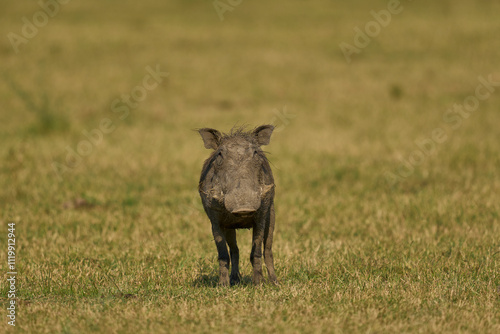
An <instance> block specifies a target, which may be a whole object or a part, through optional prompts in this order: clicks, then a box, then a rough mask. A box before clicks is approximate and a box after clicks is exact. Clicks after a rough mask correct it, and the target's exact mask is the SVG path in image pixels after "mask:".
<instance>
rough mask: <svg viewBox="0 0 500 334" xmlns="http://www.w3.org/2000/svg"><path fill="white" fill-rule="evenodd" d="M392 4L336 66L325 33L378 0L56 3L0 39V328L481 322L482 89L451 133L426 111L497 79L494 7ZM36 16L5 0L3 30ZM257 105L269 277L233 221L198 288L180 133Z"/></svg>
mask: <svg viewBox="0 0 500 334" xmlns="http://www.w3.org/2000/svg"><path fill="white" fill-rule="evenodd" d="M401 3H402V5H403V7H404V10H403V11H402V12H401V13H400V14H398V15H397V16H394V17H393V19H392V21H391V23H390V24H389V25H388V26H387V27H385V28H383V29H382V30H381V33H380V35H378V36H376V37H374V38H373V40H372V41H371V43H370V45H369V46H367V47H366V48H364V49H363V50H362V51H361V53H360V54H359V55H357V56H355V57H354V58H353V61H352V63H351V64H347V63H346V61H345V58H344V56H343V54H342V53H341V51H340V48H339V43H341V42H346V43H351V44H352V43H353V39H354V35H355V32H354V31H353V28H354V27H356V26H360V27H363V26H364V25H365V24H366V22H368V21H370V20H372V16H371V15H370V11H371V10H375V11H379V10H383V9H385V8H387V2H386V1H376V2H369V1H361V0H359V1H354V2H342V3H341V2H335V3H331V2H327V1H320V0H314V1H309V2H303V1H297V0H292V1H286V2H285V1H278V2H270V3H261V2H252V1H243V2H242V3H241V4H240V5H238V6H237V7H236V8H234V10H233V11H232V12H226V13H225V19H224V21H220V20H219V17H218V15H217V13H216V11H215V10H214V8H213V6H212V2H211V1H194V0H193V1H170V2H167V3H165V4H160V2H154V1H143V2H141V3H140V4H139V3H138V2H133V1H104V2H103V1H101V2H99V1H85V2H82V1H70V2H69V3H68V4H66V5H64V6H62V7H61V11H60V13H58V14H57V15H56V16H55V17H54V18H51V19H50V21H49V22H48V24H47V25H46V26H45V27H42V28H40V29H39V32H38V34H37V36H35V37H34V38H32V39H30V40H29V42H28V43H27V44H25V45H21V46H20V50H19V52H18V53H17V54H16V53H15V52H14V51H13V49H12V46H11V44H10V42H9V40H8V39H7V38H6V37H5V38H2V39H0V54H1V58H2V62H1V63H0V71H1V72H2V73H1V75H0V77H1V78H2V79H1V80H0V100H1V101H2V107H1V111H0V142H1V145H0V223H1V225H2V226H3V227H2V228H1V230H2V231H4V232H2V233H0V248H1V249H0V271H1V272H2V273H5V275H6V272H7V271H8V269H7V265H6V264H7V228H8V226H7V224H8V223H9V222H12V221H14V222H16V240H17V247H16V251H17V258H16V260H17V272H18V275H17V278H18V281H17V289H18V293H17V306H18V308H17V319H16V328H15V329H13V328H11V326H8V325H7V318H6V308H7V304H8V302H9V300H8V299H7V291H8V289H9V287H8V285H7V282H6V280H2V281H1V282H0V304H1V310H0V319H2V320H1V323H0V332H4V331H6V332H9V333H10V332H12V333H14V332H19V333H91V332H95V333H149V332H159V333H178V332H179V333H182V332H194V333H214V332H228V333H256V332H268V333H285V332H286V333H497V332H499V331H500V276H499V272H500V239H499V235H500V224H499V223H500V219H499V212H500V178H499V176H498V175H499V171H500V137H499V134H498V129H497V128H498V126H497V125H498V124H499V122H500V115H499V113H498V105H499V104H500V86H497V87H496V88H495V91H494V92H493V93H492V94H491V96H490V97H489V98H488V99H486V100H485V101H481V102H480V105H479V107H478V108H477V110H476V111H475V112H474V113H472V114H471V115H470V117H469V118H467V119H463V120H462V123H461V125H460V126H459V127H458V128H457V129H452V128H451V127H450V126H449V124H447V123H445V122H443V116H444V114H445V113H446V111H447V109H449V108H452V107H453V105H454V104H455V103H463V101H464V99H465V98H466V97H467V96H470V95H474V93H475V89H476V86H477V85H478V83H479V81H478V76H483V77H487V76H488V75H490V74H494V78H495V79H496V80H497V81H500V72H499V70H498V52H499V51H500V39H498V36H497V35H498V34H497V32H498V31H500V23H499V22H498V19H497V13H498V12H499V9H500V7H499V5H498V3H497V2H495V1H486V0H485V1H480V2H477V1H476V2H474V1H472V0H471V1H461V2H458V3H457V2H450V1H440V2H433V1H430V0H422V1H413V2H408V1H401ZM38 10H39V7H38V5H37V4H36V2H19V3H11V4H9V5H4V8H3V13H4V18H3V19H2V21H1V22H0V31H1V32H2V35H3V36H6V35H7V34H8V33H9V32H15V33H17V34H20V33H21V28H22V24H23V22H22V21H21V18H22V17H23V16H26V17H28V18H29V19H30V20H31V17H32V16H33V14H34V13H36V12H37V11H38ZM157 64H158V65H159V66H160V68H161V70H162V71H166V72H169V73H170V74H169V76H168V78H166V79H165V80H164V81H163V82H162V83H161V84H160V85H159V86H158V87H157V88H156V89H153V90H151V91H149V92H148V95H147V97H146V98H145V99H144V101H141V102H140V103H139V104H138V106H137V107H136V108H133V109H130V114H129V115H128V117H127V118H125V119H124V120H120V119H119V115H120V113H118V114H117V113H114V112H113V111H112V107H111V105H112V102H113V100H115V99H117V98H120V97H121V96H122V94H130V93H131V92H132V91H133V89H134V87H136V86H138V85H141V84H142V80H143V78H144V76H145V75H146V74H147V71H146V67H147V66H151V67H153V68H155V66H156V65H157ZM284 110H286V112H284ZM286 114H288V115H291V117H289V118H283V115H286ZM105 118H109V119H111V120H112V121H113V125H114V126H115V129H114V131H112V132H111V133H108V134H104V135H103V139H102V142H101V143H100V144H99V145H94V146H93V147H92V152H91V153H90V154H89V155H88V156H85V157H83V158H82V161H81V163H80V164H78V165H77V166H76V167H68V170H67V171H66V172H65V173H63V175H62V180H60V179H59V178H58V176H57V175H56V173H55V172H54V169H53V166H52V164H53V163H54V162H57V163H60V164H64V163H65V158H66V154H67V153H66V148H67V147H68V146H69V147H70V148H71V149H74V150H76V149H77V146H78V144H79V143H80V142H81V141H82V140H86V137H85V136H84V135H83V134H82V131H84V130H86V131H91V130H93V129H98V128H99V127H100V122H101V121H102V120H103V119H105ZM272 121H274V122H275V125H278V126H279V129H280V130H281V131H277V132H275V133H274V134H273V137H272V139H271V144H270V145H269V146H267V147H265V150H266V151H268V152H269V153H270V154H269V159H270V161H271V162H272V168H273V170H274V174H275V179H276V184H277V189H276V199H275V203H276V204H275V205H276V231H275V243H274V253H275V256H274V257H275V266H276V273H277V275H278V279H279V280H280V283H281V284H280V286H279V287H274V286H272V285H269V284H265V285H262V286H258V287H255V286H253V285H252V284H251V266H250V263H249V260H248V258H249V254H250V243H251V232H250V231H246V230H245V231H239V232H238V241H239V246H240V251H241V261H242V263H241V272H242V275H243V280H242V284H241V285H239V286H234V287H231V288H222V287H218V286H217V279H218V278H217V270H218V268H217V266H218V265H217V254H216V249H215V245H214V242H213V239H212V236H211V229H210V223H209V221H208V218H207V217H206V215H205V213H204V212H203V208H202V206H201V202H200V199H199V196H198V193H197V182H198V179H199V173H200V171H201V166H202V163H203V161H204V159H205V158H206V157H207V156H208V154H209V151H207V150H206V149H204V147H203V144H202V140H201V138H199V135H198V134H197V133H196V132H195V131H192V130H193V129H196V128H199V127H214V128H217V129H219V130H222V131H228V130H229V129H230V128H231V127H232V126H234V125H235V124H249V125H250V126H254V125H259V124H264V123H269V122H272ZM438 127H441V128H443V130H444V131H446V134H447V136H448V138H447V141H446V142H444V143H442V144H438V145H436V151H435V152H434V154H432V155H430V156H428V157H425V159H424V160H423V162H422V163H421V164H419V165H418V166H416V167H415V168H414V170H413V171H412V173H410V175H409V176H407V177H404V178H399V179H398V180H397V182H395V183H391V182H388V181H387V179H386V177H385V175H386V172H392V173H397V171H398V168H401V166H402V165H401V164H402V162H401V159H403V160H408V159H409V157H410V155H411V154H412V152H414V151H415V150H417V149H418V146H417V145H416V144H415V141H416V140H421V139H425V138H430V137H431V135H432V131H433V130H434V129H435V128H438Z"/></svg>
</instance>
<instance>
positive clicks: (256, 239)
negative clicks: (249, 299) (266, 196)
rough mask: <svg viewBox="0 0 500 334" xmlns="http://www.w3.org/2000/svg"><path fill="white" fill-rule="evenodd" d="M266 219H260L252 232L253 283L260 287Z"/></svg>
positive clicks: (251, 260)
mask: <svg viewBox="0 0 500 334" xmlns="http://www.w3.org/2000/svg"><path fill="white" fill-rule="evenodd" d="M263 218H264V217H262V218H261V217H259V218H258V219H257V220H256V222H255V224H254V227H253V231H252V252H251V253H250V262H251V263H252V267H253V283H254V284H256V285H258V284H260V283H261V282H262V240H263V239H264V219H263Z"/></svg>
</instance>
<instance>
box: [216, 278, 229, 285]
mask: <svg viewBox="0 0 500 334" xmlns="http://www.w3.org/2000/svg"><path fill="white" fill-rule="evenodd" d="M218 285H219V286H229V276H220V277H219V284H218Z"/></svg>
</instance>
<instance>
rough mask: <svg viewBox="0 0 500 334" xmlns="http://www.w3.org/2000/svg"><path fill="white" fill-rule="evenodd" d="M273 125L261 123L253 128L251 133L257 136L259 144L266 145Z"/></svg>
mask: <svg viewBox="0 0 500 334" xmlns="http://www.w3.org/2000/svg"><path fill="white" fill-rule="evenodd" d="M273 130H274V126H272V125H261V126H259V127H258V128H256V129H255V130H253V132H252V133H253V134H254V135H255V137H256V138H257V143H258V144H259V145H268V144H269V141H270V140H271V134H272V133H273Z"/></svg>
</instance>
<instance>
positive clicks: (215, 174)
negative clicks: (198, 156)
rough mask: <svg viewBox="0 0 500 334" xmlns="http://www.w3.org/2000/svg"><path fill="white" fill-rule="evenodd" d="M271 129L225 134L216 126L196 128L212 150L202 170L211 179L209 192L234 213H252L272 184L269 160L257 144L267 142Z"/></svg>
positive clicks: (241, 215)
mask: <svg viewBox="0 0 500 334" xmlns="http://www.w3.org/2000/svg"><path fill="white" fill-rule="evenodd" d="M273 130H274V126H272V125H263V126H260V127H258V128H256V129H255V130H253V131H251V132H244V131H243V130H241V129H239V130H236V131H233V132H231V133H230V134H224V135H223V134H221V133H220V132H219V131H217V130H215V129H209V128H204V129H200V130H198V131H199V133H200V135H201V137H202V138H203V142H204V144H205V148H207V149H213V150H215V151H214V152H213V153H212V155H211V156H210V157H209V158H208V160H207V161H206V162H205V167H204V171H203V173H204V174H205V177H206V180H205V182H210V183H211V184H210V196H211V197H212V198H215V199H216V200H218V201H219V202H220V203H223V205H224V207H225V208H226V210H227V211H229V212H231V213H232V214H233V215H235V216H240V217H245V216H251V215H252V214H253V213H255V212H256V211H257V210H258V209H259V208H260V205H261V201H262V198H263V197H264V196H265V195H266V193H268V192H269V191H270V190H271V189H272V188H273V187H274V183H273V181H272V175H270V173H271V170H270V167H269V164H268V162H267V159H266V156H265V154H264V152H263V151H262V149H261V148H260V147H261V146H262V145H267V144H269V141H270V139H271V134H272V132H273ZM203 178H204V175H203V174H202V179H203Z"/></svg>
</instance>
